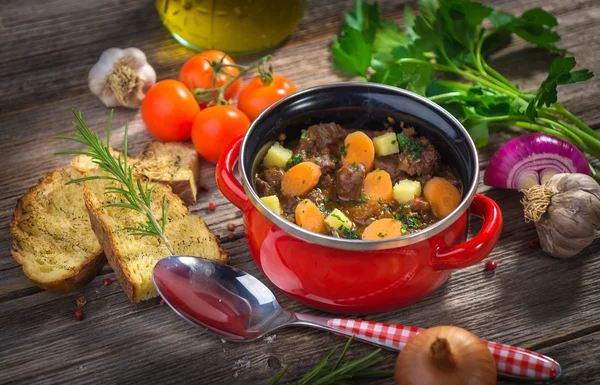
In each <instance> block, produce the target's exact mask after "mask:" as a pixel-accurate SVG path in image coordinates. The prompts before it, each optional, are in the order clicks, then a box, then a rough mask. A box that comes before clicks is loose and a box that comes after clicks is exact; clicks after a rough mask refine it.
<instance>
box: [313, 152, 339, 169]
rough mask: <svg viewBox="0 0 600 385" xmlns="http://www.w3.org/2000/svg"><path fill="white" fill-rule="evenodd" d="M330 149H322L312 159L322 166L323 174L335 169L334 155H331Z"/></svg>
mask: <svg viewBox="0 0 600 385" xmlns="http://www.w3.org/2000/svg"><path fill="white" fill-rule="evenodd" d="M329 152H330V150H329V149H328V148H325V149H322V150H321V151H320V152H319V153H317V154H315V156H314V157H313V158H311V159H310V161H312V162H314V163H315V164H317V165H319V167H321V173H322V174H328V173H330V172H332V171H334V170H335V166H336V164H335V162H334V161H333V160H332V156H331V155H330V153H329Z"/></svg>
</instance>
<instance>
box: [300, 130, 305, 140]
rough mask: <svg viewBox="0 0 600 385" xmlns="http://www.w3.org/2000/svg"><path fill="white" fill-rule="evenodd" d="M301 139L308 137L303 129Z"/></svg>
mask: <svg viewBox="0 0 600 385" xmlns="http://www.w3.org/2000/svg"><path fill="white" fill-rule="evenodd" d="M300 139H306V131H302V134H300Z"/></svg>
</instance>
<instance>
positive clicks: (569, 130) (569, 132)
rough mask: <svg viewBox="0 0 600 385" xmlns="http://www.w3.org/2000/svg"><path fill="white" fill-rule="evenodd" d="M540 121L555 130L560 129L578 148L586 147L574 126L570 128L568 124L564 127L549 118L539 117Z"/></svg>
mask: <svg viewBox="0 0 600 385" xmlns="http://www.w3.org/2000/svg"><path fill="white" fill-rule="evenodd" d="M538 119H539V120H540V121H541V122H544V123H546V124H547V125H548V126H550V127H553V128H555V129H559V130H561V131H563V132H564V133H565V134H566V135H568V136H569V137H570V138H571V140H569V141H570V142H572V143H573V144H574V145H575V146H577V147H578V148H581V147H585V144H584V143H583V140H581V138H580V137H579V136H577V129H576V128H575V127H572V126H571V127H569V125H568V124H565V125H562V124H560V123H559V121H556V120H550V119H547V118H542V117H539V118H538Z"/></svg>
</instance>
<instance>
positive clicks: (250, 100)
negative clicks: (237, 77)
mask: <svg viewBox="0 0 600 385" xmlns="http://www.w3.org/2000/svg"><path fill="white" fill-rule="evenodd" d="M294 92H296V87H295V86H294V85H293V84H292V82H290V81H289V80H287V79H286V78H284V77H283V76H279V75H273V81H272V82H271V84H269V85H268V86H267V85H264V84H263V82H262V80H261V79H260V77H255V78H254V79H252V80H251V81H250V83H248V84H246V86H245V87H244V89H243V90H242V93H241V94H240V97H239V98H238V107H239V109H240V110H242V111H243V112H244V113H245V114H246V115H248V118H250V120H254V119H256V117H257V116H258V115H260V113H261V112H263V111H264V110H265V109H266V108H267V107H269V106H270V105H271V104H273V103H275V102H276V101H278V100H279V99H281V98H283V97H284V96H287V95H289V94H293V93H294Z"/></svg>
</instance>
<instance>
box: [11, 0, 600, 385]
mask: <svg viewBox="0 0 600 385" xmlns="http://www.w3.org/2000/svg"><path fill="white" fill-rule="evenodd" d="M492 3H493V4H494V5H495V6H496V7H498V8H500V9H504V10H508V11H511V12H513V13H517V14H520V13H521V12H522V11H524V10H525V9H528V8H533V7H536V6H541V7H543V8H544V9H546V10H548V11H550V12H552V13H553V14H554V15H556V17H557V18H558V21H559V23H560V26H559V27H558V31H559V32H560V34H561V35H562V36H563V40H562V42H561V43H560V46H561V47H564V48H567V49H568V50H569V51H571V52H572V53H573V54H574V55H575V57H576V58H577V60H578V63H579V66H580V68H589V69H591V70H592V71H594V72H596V73H600V65H599V64H598V61H599V60H600V4H599V3H598V2H597V0H573V1H561V0H546V1H542V0H523V1H521V0H498V1H493V2H492ZM403 5H404V4H403V2H401V1H391V0H390V1H382V4H381V7H382V10H383V13H384V15H385V16H386V17H393V18H396V19H399V18H400V17H401V14H402V8H403ZM350 6H351V1H350V0H344V1H330V2H326V1H319V0H314V1H313V0H310V1H308V5H307V9H306V13H305V17H304V19H303V20H302V22H301V23H300V25H299V26H298V28H297V30H296V31H295V32H294V34H293V35H292V36H291V37H290V38H289V39H288V40H287V41H286V42H285V43H284V44H283V45H282V46H281V47H279V49H277V50H276V51H275V53H274V59H273V66H274V67H275V69H276V71H277V72H278V73H281V74H283V75H285V76H287V77H288V78H290V79H291V80H292V81H293V82H294V83H295V84H296V85H297V86H298V88H299V89H302V88H305V87H309V86H313V85H318V84H323V83H328V82H335V81H340V80H343V79H345V78H344V77H343V76H342V75H341V74H339V73H336V72H335V71H334V70H333V69H332V65H331V57H330V55H329V47H330V42H331V38H332V36H333V35H334V34H335V33H337V32H338V31H339V28H340V21H341V18H342V12H343V10H345V9H347V8H349V7H350ZM114 46H116V47H128V46H135V47H139V48H141V49H142V50H143V51H145V52H146V54H147V56H148V59H149V61H150V63H151V64H152V65H153V66H154V68H155V69H156V71H157V74H158V78H159V79H166V78H174V77H176V76H177V72H178V70H179V67H180V66H181V65H182V63H183V62H184V61H185V60H186V59H188V58H189V57H191V56H192V55H193V54H194V53H193V52H192V51H190V50H188V49H186V48H184V47H182V46H180V45H179V44H178V43H177V42H176V41H175V40H174V39H173V38H172V37H171V36H170V35H169V33H168V32H167V31H166V30H165V29H164V28H163V27H162V26H161V23H160V20H159V18H158V16H157V13H156V11H155V9H154V7H153V5H152V4H151V2H149V1H144V0H128V1H117V0H109V1H101V2H100V1H92V0H87V1H81V2H80V1H74V0H51V1H37V2H35V1H31V0H4V1H2V2H0V154H1V158H0V159H1V161H2V162H1V164H0V165H1V167H0V303H1V306H0V383H1V384H6V383H11V384H13V383H15V384H16V383H19V384H32V383H40V384H42V383H43V384H59V383H102V384H112V383H140V384H142V383H178V384H182V383H195V384H254V383H263V384H264V383H267V382H268V379H270V378H271V377H272V376H274V375H275V374H276V373H278V372H279V371H280V370H281V367H282V365H289V366H290V369H289V374H290V377H288V378H289V379H293V378H295V377H297V376H298V375H299V374H301V373H304V372H306V371H307V370H309V369H310V368H312V367H313V366H314V365H315V364H316V363H317V362H318V361H319V360H320V358H321V357H322V356H323V355H325V354H326V352H328V351H329V350H330V349H331V348H332V347H333V346H334V345H336V344H340V343H343V342H345V340H344V339H343V338H341V337H337V336H335V335H332V334H329V333H326V332H322V331H317V330H312V329H299V328H288V329H283V330H280V331H277V333H276V334H273V335H272V337H271V338H270V339H269V340H261V341H258V342H254V343H248V344H236V343H231V342H227V343H224V342H222V341H221V340H220V339H218V338H216V337H214V336H211V335H208V334H206V333H204V332H202V331H201V330H199V329H197V328H194V327H192V326H190V325H189V324H188V323H186V322H184V321H183V320H181V319H180V318H179V317H178V316H177V315H176V314H175V313H174V312H172V311H171V310H170V309H169V308H168V307H166V306H160V305H159V303H158V301H157V300H150V301H147V302H144V303H142V304H139V305H134V304H132V303H130V302H129V300H128V299H127V297H126V296H125V294H124V293H123V291H122V290H121V288H120V286H119V285H118V283H116V282H115V283H113V284H112V285H110V286H107V287H104V286H102V285H101V281H102V279H103V278H104V277H110V278H112V279H113V280H115V275H114V273H113V272H112V270H111V269H110V268H109V267H108V266H107V267H105V268H104V269H103V270H102V272H101V273H100V275H99V276H98V277H96V278H95V279H94V280H93V281H92V282H91V283H90V284H88V285H87V286H86V287H84V288H81V289H77V290H74V291H72V292H70V293H66V294H57V293H48V292H44V291H42V290H40V289H39V288H37V287H35V286H33V285H32V284H31V282H30V281H29V280H28V279H27V277H26V276H25V275H24V274H23V272H22V270H21V268H20V266H19V265H18V264H17V263H16V262H15V260H14V259H13V258H12V257H11V255H10V253H9V249H10V248H11V242H12V241H11V237H10V234H9V223H10V220H11V218H12V212H13V209H14V207H15V204H16V202H17V199H18V198H19V197H20V196H22V195H23V194H24V193H25V192H26V191H27V190H28V188H30V187H31V186H33V185H34V184H35V183H36V182H37V180H38V179H39V178H40V177H42V176H43V175H44V174H45V173H46V172H48V171H50V170H52V169H55V168H58V167H63V166H65V165H66V164H67V163H68V159H66V158H65V157H56V156H53V155H52V153H53V152H55V151H58V150H64V149H67V148H71V147H70V146H71V144H70V143H67V142H64V141H57V140H54V139H52V137H53V136H54V135H67V134H72V133H73V129H72V127H71V126H70V121H71V119H72V115H71V112H70V110H71V108H76V109H78V110H81V111H83V114H84V116H85V118H86V120H87V122H88V124H89V125H90V127H92V128H94V129H96V130H98V131H100V132H104V127H105V122H106V120H107V117H108V112H109V111H108V109H107V108H105V107H104V106H103V105H102V104H101V103H100V101H99V100H98V99H97V98H96V97H94V96H93V95H91V93H90V92H89V91H88V88H87V73H88V71H89V69H90V68H91V66H92V65H93V64H94V63H95V62H96V60H97V59H98V57H99V55H100V53H102V51H104V50H105V49H107V48H109V47H114ZM550 59H551V58H550V57H549V55H548V54H546V53H544V52H541V51H539V50H536V49H534V48H532V47H531V46H529V45H527V44H525V43H524V42H522V41H521V40H519V39H514V41H513V43H512V44H511V45H510V46H509V47H508V48H507V49H505V50H503V51H502V52H500V53H498V54H496V55H495V56H493V57H492V59H491V63H492V64H493V65H494V66H496V67H497V68H498V69H500V72H503V73H505V74H507V75H508V78H509V79H511V80H513V81H515V82H517V83H518V84H520V85H521V86H522V87H523V88H524V89H526V90H533V89H535V88H536V87H537V85H539V83H540V82H541V81H542V80H543V78H544V77H545V74H546V71H547V68H548V66H549V61H550ZM560 98H561V100H562V101H563V104H564V105H565V106H566V107H567V108H569V109H570V110H571V111H572V112H574V113H575V114H576V115H578V116H580V117H581V118H582V119H583V120H584V121H585V122H587V123H588V124H590V125H591V126H592V127H594V128H600V109H599V108H598V106H599V105H598V100H599V99H600V77H598V76H597V77H596V78H595V79H593V80H592V81H589V82H586V83H584V84H581V85H571V86H565V87H563V88H561V91H560ZM125 121H129V122H130V146H131V147H130V148H131V151H132V152H133V153H135V152H137V151H138V150H139V149H140V148H141V147H142V146H143V145H144V144H145V143H147V142H148V141H149V140H150V136H149V135H148V134H147V133H146V131H145V129H144V126H143V123H142V122H141V120H140V116H139V113H138V111H135V110H126V109H117V110H116V111H115V123H116V124H113V126H114V127H119V129H118V130H116V132H115V140H118V139H120V138H122V133H123V129H122V127H123V125H124V123H125ZM514 135H515V134H514V133H506V132H504V133H498V134H495V135H493V136H492V141H491V144H490V145H489V146H488V147H486V148H484V149H482V150H480V155H481V168H482V169H484V168H485V166H486V163H487V161H488V159H489V158H490V155H491V154H492V153H493V152H494V151H495V150H496V149H497V148H498V146H499V145H500V144H501V143H503V142H504V141H505V140H507V139H508V138H510V137H511V136H514ZM201 175H202V177H201V178H202V182H203V183H206V184H208V186H209V191H208V192H206V193H202V194H200V196H199V203H198V204H196V205H195V206H193V208H192V209H193V211H194V212H195V213H196V214H198V215H200V216H202V218H204V220H205V221H206V222H207V223H208V225H209V227H210V229H211V230H212V231H213V232H214V233H215V234H217V235H221V236H223V235H226V234H227V230H226V224H227V223H228V222H235V223H236V224H241V222H242V220H241V213H240V211H238V210H237V209H235V208H234V207H233V205H231V204H229V203H228V202H227V201H226V200H225V198H224V197H223V196H222V195H221V194H220V192H219V191H218V189H217V188H216V186H215V181H214V167H213V165H211V164H208V163H203V164H202V173H201ZM480 192H483V193H485V194H486V195H488V196H490V197H492V198H493V199H495V200H496V201H497V202H498V204H499V205H500V206H501V209H502V211H503V214H504V220H505V226H504V230H503V233H502V236H501V238H500V241H499V243H498V246H497V247H496V249H495V250H494V251H493V253H492V255H491V256H490V258H491V259H494V260H496V261H497V262H498V270H497V271H496V273H495V274H489V273H485V272H484V271H483V263H480V264H478V265H477V266H473V267H471V268H467V269H462V270H459V271H456V272H455V273H454V274H453V276H452V278H451V279H450V280H449V281H448V283H446V284H445V285H444V286H443V287H442V288H440V289H439V290H438V291H437V292H435V293H434V294H433V295H431V296H429V297H428V298H426V299H424V300H422V301H420V302H418V303H416V304H414V305H412V306H409V307H407V308H405V309H402V310H399V311H396V312H391V313H386V314H380V315H375V316H372V317H371V319H373V320H375V321H382V322H389V323H399V324H405V325H412V326H420V327H429V326H433V325H440V324H452V325H458V326H461V327H464V328H467V329H469V330H471V331H472V332H474V333H476V334H477V335H479V336H480V337H482V338H486V339H491V340H495V341H498V342H503V343H507V344H513V345H518V346H521V347H525V348H529V349H534V350H537V351H539V352H541V353H543V354H547V355H550V356H552V357H554V358H555V359H556V360H558V361H559V362H560V363H561V364H562V367H563V369H564V375H563V377H562V379H561V380H559V381H557V382H556V383H557V384H592V383H600V365H598V364H599V363H600V275H599V274H598V271H600V258H598V256H597V254H598V252H599V251H600V241H598V242H595V243H594V244H593V245H592V246H591V247H589V248H587V249H586V250H585V251H584V252H582V253H581V255H580V256H579V257H578V258H575V259H572V260H556V259H552V258H550V257H547V256H545V255H544V254H543V253H542V252H541V251H540V250H539V249H532V248H530V247H529V246H528V243H529V241H530V240H531V239H533V238H535V235H536V233H535V230H534V228H533V226H532V225H530V224H526V223H525V222H524V221H523V218H522V209H521V207H520V205H519V199H520V194H519V193H517V192H510V191H499V190H492V189H489V188H487V187H485V186H483V185H481V186H480ZM209 201H214V202H215V203H216V204H217V209H216V211H214V212H211V211H209V210H208V208H207V207H208V202H209ZM474 223H475V222H474ZM235 234H236V236H237V239H236V240H234V241H229V240H228V239H227V238H226V237H224V240H223V246H224V247H225V248H226V249H227V250H229V252H230V254H231V257H232V258H231V260H232V264H233V265H234V266H237V267H239V268H241V269H244V270H246V271H248V272H250V273H252V274H254V275H256V276H257V277H259V278H260V279H261V280H263V281H265V279H264V277H263V276H262V275H261V273H260V272H259V270H258V268H257V267H256V265H255V264H254V262H253V261H252V259H251V257H250V255H249V252H248V247H247V245H246V241H245V239H244V231H243V228H242V227H241V226H239V227H238V228H237V229H236V231H235ZM270 287H272V286H271V285H270ZM79 296H84V297H85V298H86V299H87V301H88V304H87V305H86V306H85V308H84V310H85V314H86V318H85V320H84V321H82V322H77V321H76V320H75V319H74V317H73V312H74V310H75V309H76V304H75V302H76V299H77V298H78V297H79ZM276 296H277V298H278V299H279V300H280V302H281V303H282V305H283V306H284V307H286V308H288V309H291V310H295V311H304V312H310V313H314V314H320V312H318V311H315V310H312V309H310V308H307V307H305V306H303V305H301V304H299V303H297V302H295V301H293V300H291V299H289V298H287V297H285V296H284V295H283V294H281V293H279V292H277V293H276ZM372 349H373V347H371V346H369V345H364V344H360V343H355V344H353V346H352V347H351V350H350V353H349V356H350V357H359V356H361V355H364V354H366V353H368V352H370V351H372ZM383 354H385V355H389V356H392V353H387V352H384V353H383ZM390 358H391V359H390V360H389V362H388V364H387V366H388V367H392V365H393V357H390ZM379 383H382V384H384V383H388V384H389V383H392V381H391V380H385V381H380V382H379ZM499 383H501V384H511V383H514V382H511V381H509V380H506V379H501V380H500V381H499Z"/></svg>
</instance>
